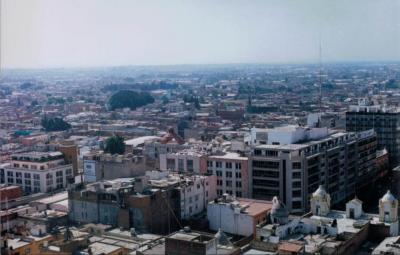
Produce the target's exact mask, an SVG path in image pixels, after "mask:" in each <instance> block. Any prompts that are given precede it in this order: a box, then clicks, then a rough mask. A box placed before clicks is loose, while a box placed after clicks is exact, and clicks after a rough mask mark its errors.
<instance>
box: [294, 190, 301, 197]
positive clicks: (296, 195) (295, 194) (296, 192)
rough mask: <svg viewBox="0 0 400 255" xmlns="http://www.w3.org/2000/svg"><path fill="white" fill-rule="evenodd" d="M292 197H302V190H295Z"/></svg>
mask: <svg viewBox="0 0 400 255" xmlns="http://www.w3.org/2000/svg"><path fill="white" fill-rule="evenodd" d="M292 196H293V197H301V190H293V192H292Z"/></svg>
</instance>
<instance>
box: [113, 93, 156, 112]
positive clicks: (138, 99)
mask: <svg viewBox="0 0 400 255" xmlns="http://www.w3.org/2000/svg"><path fill="white" fill-rule="evenodd" d="M151 103H154V98H153V97H152V96H151V95H150V94H149V93H147V92H136V91H132V90H120V91H118V92H117V93H115V94H113V95H112V96H111V97H110V99H109V100H108V104H109V106H110V109H111V110H115V109H120V108H130V109H131V110H135V109H136V108H137V107H141V106H144V105H147V104H151Z"/></svg>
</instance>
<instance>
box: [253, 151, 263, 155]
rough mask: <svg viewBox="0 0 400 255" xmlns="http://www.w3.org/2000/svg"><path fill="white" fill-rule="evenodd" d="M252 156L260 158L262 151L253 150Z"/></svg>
mask: <svg viewBox="0 0 400 255" xmlns="http://www.w3.org/2000/svg"><path fill="white" fill-rule="evenodd" d="M254 155H255V156H261V155H262V150H259V149H255V150H254Z"/></svg>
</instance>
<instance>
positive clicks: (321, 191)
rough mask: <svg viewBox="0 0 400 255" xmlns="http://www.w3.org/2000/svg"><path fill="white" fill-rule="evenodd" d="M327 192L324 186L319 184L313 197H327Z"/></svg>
mask: <svg viewBox="0 0 400 255" xmlns="http://www.w3.org/2000/svg"><path fill="white" fill-rule="evenodd" d="M327 194H328V193H326V190H325V188H324V186H322V185H319V187H318V189H317V190H316V191H315V192H314V193H313V197H325V196H326V195H327Z"/></svg>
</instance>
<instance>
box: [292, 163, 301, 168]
mask: <svg viewBox="0 0 400 255" xmlns="http://www.w3.org/2000/svg"><path fill="white" fill-rule="evenodd" d="M292 168H293V169H301V163H300V162H293V164H292Z"/></svg>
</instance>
